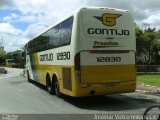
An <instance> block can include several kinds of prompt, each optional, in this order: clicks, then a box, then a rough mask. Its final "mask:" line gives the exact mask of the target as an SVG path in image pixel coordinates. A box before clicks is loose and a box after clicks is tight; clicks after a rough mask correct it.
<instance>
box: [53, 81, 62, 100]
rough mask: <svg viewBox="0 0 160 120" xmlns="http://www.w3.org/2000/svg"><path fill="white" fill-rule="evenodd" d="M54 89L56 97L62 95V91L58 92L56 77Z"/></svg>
mask: <svg viewBox="0 0 160 120" xmlns="http://www.w3.org/2000/svg"><path fill="white" fill-rule="evenodd" d="M54 91H55V95H56V96H57V97H62V93H60V92H59V83H58V80H57V79H55V83H54Z"/></svg>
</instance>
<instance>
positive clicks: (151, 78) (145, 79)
mask: <svg viewBox="0 0 160 120" xmlns="http://www.w3.org/2000/svg"><path fill="white" fill-rule="evenodd" d="M137 82H138V83H143V84H145V85H151V86H158V87H160V74H159V75H158V74H157V75H152V74H142V75H137Z"/></svg>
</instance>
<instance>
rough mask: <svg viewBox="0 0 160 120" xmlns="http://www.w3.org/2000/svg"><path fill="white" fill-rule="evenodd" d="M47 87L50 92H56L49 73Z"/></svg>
mask: <svg viewBox="0 0 160 120" xmlns="http://www.w3.org/2000/svg"><path fill="white" fill-rule="evenodd" d="M46 87H47V91H48V93H49V94H53V93H54V90H53V86H52V83H51V80H50V77H49V76H48V75H47V77H46Z"/></svg>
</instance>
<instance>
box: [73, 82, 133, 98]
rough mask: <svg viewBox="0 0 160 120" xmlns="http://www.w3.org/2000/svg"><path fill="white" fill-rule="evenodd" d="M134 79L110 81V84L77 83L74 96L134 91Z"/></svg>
mask: <svg viewBox="0 0 160 120" xmlns="http://www.w3.org/2000/svg"><path fill="white" fill-rule="evenodd" d="M135 89H136V81H129V82H121V83H114V84H113V83H112V84H79V85H78V87H77V90H76V92H75V95H74V96H75V97H82V96H96V95H108V94H117V93H128V92H134V91H135Z"/></svg>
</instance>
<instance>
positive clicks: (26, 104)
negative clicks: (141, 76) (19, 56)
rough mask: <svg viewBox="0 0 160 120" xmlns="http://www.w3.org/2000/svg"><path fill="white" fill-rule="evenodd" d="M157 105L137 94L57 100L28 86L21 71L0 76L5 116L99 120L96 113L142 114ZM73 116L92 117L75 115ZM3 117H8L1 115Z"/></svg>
mask: <svg viewBox="0 0 160 120" xmlns="http://www.w3.org/2000/svg"><path fill="white" fill-rule="evenodd" d="M154 104H160V97H159V96H154V95H145V94H142V93H137V92H135V93H127V94H119V95H107V96H97V97H85V98H77V99H74V98H71V97H64V98H58V97H56V96H54V95H49V94H48V93H47V91H46V90H45V87H43V86H40V85H38V84H36V83H28V82H27V79H26V78H25V77H24V76H22V69H8V74H6V75H2V74H1V75H0V113H2V114H3V115H5V114H6V113H9V114H21V115H22V114H25V115H26V116H25V115H23V116H24V120H27V119H28V118H29V117H32V118H33V116H28V115H29V114H32V115H33V114H34V115H35V114H38V115H37V116H38V117H39V119H40V118H41V119H44V118H43V117H44V116H46V115H44V114H47V116H52V115H53V114H54V117H55V118H56V119H57V120H58V119H61V117H62V118H63V119H70V117H72V118H73V119H82V118H83V117H84V118H86V119H89V118H91V119H92V118H93V119H96V118H95V114H143V113H144V111H145V110H146V108H148V107H149V106H151V105H154ZM40 114H43V116H41V115H40ZM48 114H49V115H48ZM59 114H65V115H59ZM68 114H69V115H68ZM74 114H90V115H88V116H87V115H83V116H82V115H80V116H79V115H76V116H75V115H74ZM77 116H78V117H77ZM3 117H4V118H5V116H1V118H3ZM25 118H26V119H25ZM34 118H36V115H35V117H34ZM84 118H83V119H84ZM45 119H46V118H45ZM18 120H19V119H18ZM30 120H32V119H31V118H30ZM71 120H72V119H71Z"/></svg>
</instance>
